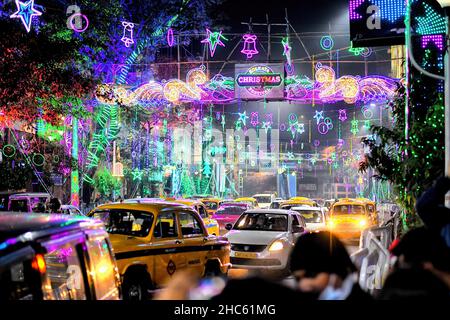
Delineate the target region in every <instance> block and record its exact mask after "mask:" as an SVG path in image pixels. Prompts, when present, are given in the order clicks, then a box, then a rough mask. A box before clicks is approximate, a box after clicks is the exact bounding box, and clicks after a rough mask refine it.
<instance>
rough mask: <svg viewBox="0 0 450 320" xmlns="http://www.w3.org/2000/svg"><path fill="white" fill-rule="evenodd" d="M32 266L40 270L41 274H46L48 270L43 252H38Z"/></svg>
mask: <svg viewBox="0 0 450 320" xmlns="http://www.w3.org/2000/svg"><path fill="white" fill-rule="evenodd" d="M31 267H32V268H33V269H35V270H37V271H39V272H40V273H41V274H44V273H45V271H46V270H47V265H46V264H45V259H44V256H43V255H42V254H37V255H36V256H35V257H34V259H33V261H32V262H31Z"/></svg>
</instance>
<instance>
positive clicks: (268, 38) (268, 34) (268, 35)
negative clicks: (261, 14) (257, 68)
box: [266, 14, 271, 62]
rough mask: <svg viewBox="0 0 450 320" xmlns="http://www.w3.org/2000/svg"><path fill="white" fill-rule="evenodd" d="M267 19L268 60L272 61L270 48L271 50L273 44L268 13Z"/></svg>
mask: <svg viewBox="0 0 450 320" xmlns="http://www.w3.org/2000/svg"><path fill="white" fill-rule="evenodd" d="M266 21H267V62H270V50H271V45H270V33H271V31H270V23H269V15H268V14H266Z"/></svg>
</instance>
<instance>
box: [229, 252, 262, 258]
mask: <svg viewBox="0 0 450 320" xmlns="http://www.w3.org/2000/svg"><path fill="white" fill-rule="evenodd" d="M234 256H235V257H236V258H250V259H252V258H257V257H258V254H256V253H253V252H235V253H234Z"/></svg>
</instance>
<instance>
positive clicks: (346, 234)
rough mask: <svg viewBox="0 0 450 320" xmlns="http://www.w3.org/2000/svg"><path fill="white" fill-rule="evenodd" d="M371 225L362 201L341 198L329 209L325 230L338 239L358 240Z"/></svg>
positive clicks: (370, 219) (371, 221)
mask: <svg viewBox="0 0 450 320" xmlns="http://www.w3.org/2000/svg"><path fill="white" fill-rule="evenodd" d="M373 225H374V223H373V220H372V218H371V215H370V212H369V211H368V210H367V206H366V203H365V202H364V201H360V200H357V199H351V198H343V199H339V200H338V201H337V202H336V203H334V204H333V205H332V206H331V208H330V212H329V219H328V223H327V228H328V229H329V230H330V231H331V232H333V233H335V234H336V235H338V236H339V237H342V238H359V237H360V235H361V232H362V231H363V230H364V229H366V228H370V227H372V226H373Z"/></svg>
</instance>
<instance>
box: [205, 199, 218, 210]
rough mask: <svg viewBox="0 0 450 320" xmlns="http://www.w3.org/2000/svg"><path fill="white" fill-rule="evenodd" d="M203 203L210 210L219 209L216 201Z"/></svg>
mask: <svg viewBox="0 0 450 320" xmlns="http://www.w3.org/2000/svg"><path fill="white" fill-rule="evenodd" d="M203 203H204V204H205V206H206V208H207V209H208V210H217V208H218V207H219V205H218V203H217V202H214V201H203Z"/></svg>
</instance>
